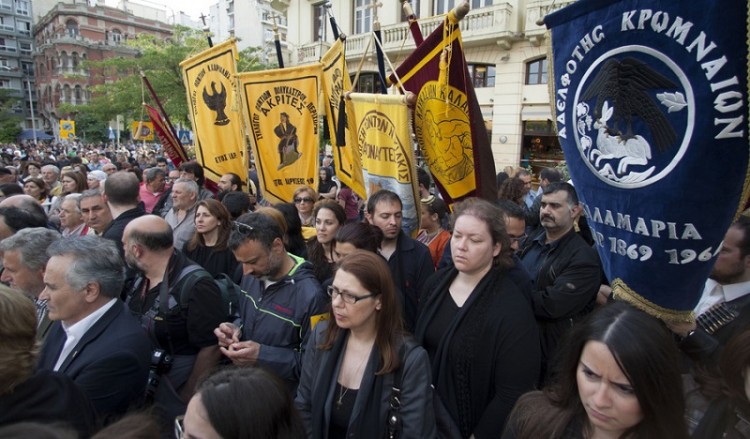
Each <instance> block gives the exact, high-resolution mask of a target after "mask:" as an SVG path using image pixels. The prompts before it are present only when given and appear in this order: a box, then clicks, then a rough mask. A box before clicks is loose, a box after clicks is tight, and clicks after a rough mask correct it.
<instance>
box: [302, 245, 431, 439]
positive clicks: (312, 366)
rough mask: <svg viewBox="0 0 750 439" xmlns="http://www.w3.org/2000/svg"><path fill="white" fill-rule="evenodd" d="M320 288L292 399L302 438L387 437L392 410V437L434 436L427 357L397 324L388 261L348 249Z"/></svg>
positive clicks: (396, 302)
mask: <svg viewBox="0 0 750 439" xmlns="http://www.w3.org/2000/svg"><path fill="white" fill-rule="evenodd" d="M328 294H329V295H330V296H331V311H330V315H329V319H328V320H327V321H325V322H321V323H319V324H318V325H317V326H316V327H315V329H314V331H313V334H312V336H311V337H310V341H309V343H308V348H307V351H306V352H305V357H304V361H303V362H302V375H301V377H300V384H299V387H298V389H297V398H296V401H295V403H296V405H297V408H298V409H299V410H300V413H301V414H302V419H303V421H304V424H305V429H306V431H307V437H310V438H321V439H322V438H347V437H373V438H380V437H387V435H386V433H393V431H389V427H388V420H389V419H390V418H391V417H392V416H396V418H397V421H398V422H397V423H396V424H398V427H395V428H396V430H398V433H397V436H395V437H399V438H402V439H405V438H431V437H434V436H435V418H434V412H433V408H432V389H431V386H430V366H429V361H428V359H427V354H426V353H425V351H424V349H422V348H421V347H420V346H419V345H417V344H416V342H415V341H414V340H413V339H412V338H411V337H410V336H408V335H406V334H405V332H404V330H403V322H402V321H401V310H400V305H399V302H398V298H397V296H396V292H395V287H394V285H393V280H392V275H391V272H390V270H389V269H388V264H387V263H386V262H385V260H384V259H383V258H382V257H381V256H379V255H377V254H375V253H372V252H368V251H364V250H357V251H354V252H352V253H351V254H349V255H348V256H347V257H346V258H345V259H344V260H342V261H341V262H340V265H339V266H338V267H337V269H336V272H335V274H334V278H333V284H332V285H331V286H329V287H328ZM394 387H397V388H398V389H399V393H398V394H397V395H395V396H396V397H397V398H398V401H400V407H399V408H398V409H395V410H394V409H392V408H391V407H392V405H393V404H392V402H393V397H394Z"/></svg>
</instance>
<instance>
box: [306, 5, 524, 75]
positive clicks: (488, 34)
mask: <svg viewBox="0 0 750 439" xmlns="http://www.w3.org/2000/svg"><path fill="white" fill-rule="evenodd" d="M512 12H513V7H512V6H511V5H510V4H508V3H503V4H499V5H493V6H488V7H485V8H479V9H475V10H473V11H470V12H469V13H468V14H467V15H466V17H464V18H463V20H461V21H460V23H459V28H460V29H461V38H462V40H463V44H464V46H467V47H469V46H473V45H478V44H486V43H487V42H490V41H493V42H497V44H503V42H505V43H506V44H507V45H508V46H509V45H510V41H511V39H512V38H514V35H515V33H516V30H515V29H514V27H515V26H513V24H512V23H511V20H510V17H511V14H512ZM443 20H445V16H444V15H438V16H434V17H429V18H425V19H421V20H419V26H420V28H421V29H422V35H424V36H425V38H426V37H427V35H429V34H430V33H432V31H434V30H435V29H437V27H438V26H440V24H441V23H442V22H443ZM380 33H381V36H382V43H383V48H384V49H385V51H386V53H388V54H389V55H390V54H396V53H401V54H403V53H409V52H411V51H413V50H414V48H415V45H414V40H413V39H412V36H411V33H410V32H409V28H408V24H407V23H405V22H402V23H397V24H391V25H387V26H381V32H380ZM370 38H371V34H369V33H367V34H356V35H350V36H347V38H346V56H347V58H350V59H351V58H355V59H359V58H361V57H362V56H363V55H365V53H364V52H365V49H366V48H367V45H368V42H369V40H370ZM329 46H330V44H329ZM319 49H320V43H308V44H304V45H302V46H301V47H300V49H299V55H300V59H299V63H300V64H307V63H311V62H316V61H318V60H319V59H320V54H319V53H318V52H319ZM369 50H370V51H371V53H373V54H374V53H375V47H374V42H373V43H372V44H370V49H369ZM323 53H325V51H324V52H323Z"/></svg>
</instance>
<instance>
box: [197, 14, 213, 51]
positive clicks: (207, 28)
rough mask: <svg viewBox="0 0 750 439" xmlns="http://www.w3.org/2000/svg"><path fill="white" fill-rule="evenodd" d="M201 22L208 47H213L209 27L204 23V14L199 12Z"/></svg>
mask: <svg viewBox="0 0 750 439" xmlns="http://www.w3.org/2000/svg"><path fill="white" fill-rule="evenodd" d="M198 18H200V19H201V21H202V22H203V33H205V34H206V40H208V47H214V42H213V41H212V40H211V32H209V27H208V26H207V25H206V16H205V15H203V13H201V15H200V17H198Z"/></svg>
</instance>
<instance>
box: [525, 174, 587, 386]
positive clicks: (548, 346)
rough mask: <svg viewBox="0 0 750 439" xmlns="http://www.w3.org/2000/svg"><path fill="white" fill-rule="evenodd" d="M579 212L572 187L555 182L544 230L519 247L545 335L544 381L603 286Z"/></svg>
mask: <svg viewBox="0 0 750 439" xmlns="http://www.w3.org/2000/svg"><path fill="white" fill-rule="evenodd" d="M581 211H582V208H581V205H580V203H579V202H578V195H577V194H576V190H575V189H574V188H573V186H571V185H570V184H568V183H561V182H557V183H551V184H550V185H549V186H547V188H545V189H544V192H543V194H542V202H541V210H540V211H539V219H540V222H541V225H542V228H541V229H539V230H538V231H537V232H535V233H534V234H532V235H531V236H529V237H528V238H527V239H526V242H525V244H524V246H523V249H522V250H521V262H522V263H523V265H524V266H525V267H526V269H527V270H528V272H529V274H530V275H531V281H532V285H533V286H532V301H533V305H534V315H535V316H536V319H537V323H538V324H539V329H540V332H541V338H542V380H544V378H545V376H544V374H545V371H546V368H547V366H548V362H549V361H550V360H551V359H553V358H554V357H555V351H556V349H557V345H558V343H559V342H560V340H561V339H562V337H563V336H564V335H565V333H566V332H567V331H568V329H569V328H570V327H571V326H572V325H573V324H574V323H575V322H577V321H579V320H581V319H582V318H583V317H585V316H586V315H587V314H589V313H590V312H591V311H593V310H594V303H595V299H596V295H597V292H598V291H599V285H600V284H601V279H600V276H601V263H600V262H599V255H598V254H597V253H596V250H594V249H593V248H592V247H591V246H589V245H588V244H587V243H586V241H584V240H583V238H581V237H580V236H579V235H578V234H577V233H576V231H575V228H574V227H573V225H574V223H575V220H576V218H577V217H578V216H579V215H580V214H581Z"/></svg>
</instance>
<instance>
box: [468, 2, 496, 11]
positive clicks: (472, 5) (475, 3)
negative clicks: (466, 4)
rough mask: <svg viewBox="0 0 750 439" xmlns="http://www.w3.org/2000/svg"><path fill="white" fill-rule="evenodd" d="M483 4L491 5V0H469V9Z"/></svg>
mask: <svg viewBox="0 0 750 439" xmlns="http://www.w3.org/2000/svg"><path fill="white" fill-rule="evenodd" d="M485 6H492V0H471V9H472V10H474V9H477V8H483V7H485Z"/></svg>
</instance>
